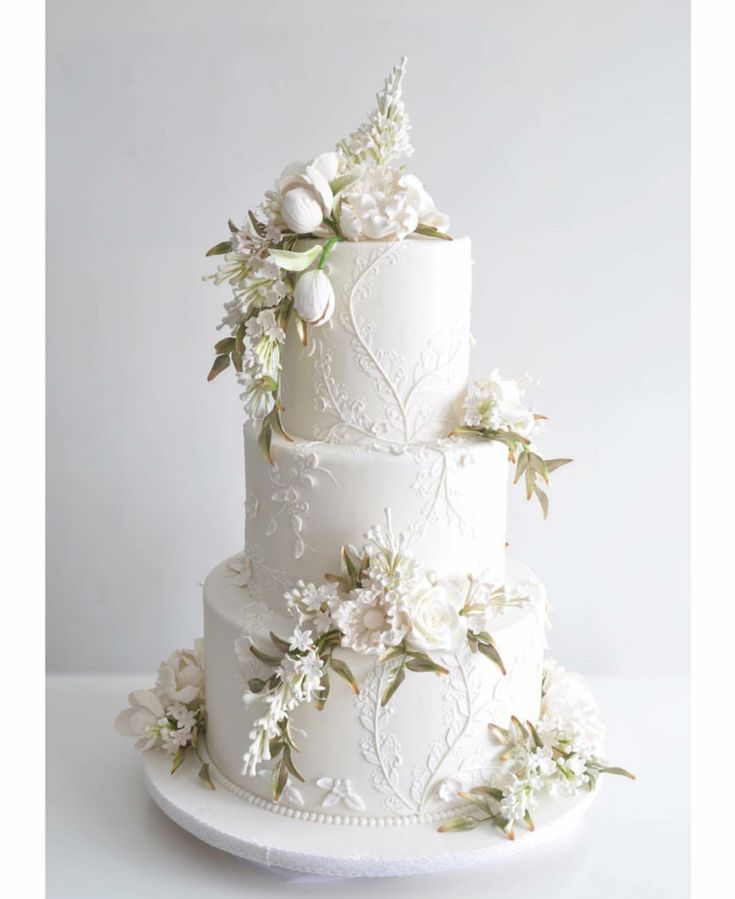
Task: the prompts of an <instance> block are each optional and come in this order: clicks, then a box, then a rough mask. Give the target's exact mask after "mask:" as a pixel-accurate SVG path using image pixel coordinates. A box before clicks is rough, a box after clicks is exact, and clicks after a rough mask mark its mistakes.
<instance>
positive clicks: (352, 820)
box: [199, 738, 473, 827]
mask: <svg viewBox="0 0 735 899" xmlns="http://www.w3.org/2000/svg"><path fill="white" fill-rule="evenodd" d="M199 751H200V753H201V755H202V757H203V758H204V760H205V761H206V762H207V764H208V765H209V773H210V774H211V776H212V780H214V781H215V782H216V783H218V784H219V785H220V786H222V787H224V788H225V789H226V790H229V792H230V793H233V794H234V795H235V796H237V797H238V798H239V799H244V800H245V801H246V802H249V803H250V804H251V805H255V806H257V807H258V808H264V809H267V810H268V811H269V812H275V813H276V814H277V815H285V816H286V817H287V818H294V819H296V820H299V821H313V822H314V823H315V824H341V825H345V824H346V825H353V826H358V827H401V826H406V825H411V824H433V823H436V822H439V821H444V820H446V819H447V818H453V817H454V816H455V815H461V814H463V813H465V812H468V811H471V810H472V808H473V806H472V805H471V804H466V805H461V806H454V807H453V808H451V809H447V810H446V811H441V812H432V813H431V814H427V815H401V816H395V817H391V816H390V815H386V816H378V815H375V816H373V815H370V816H368V815H326V814H324V813H323V812H307V811H300V810H299V809H296V808H291V807H290V806H287V805H280V804H279V803H277V802H273V801H272V800H270V799H263V797H262V796H256V795H255V793H251V792H249V791H248V790H245V789H243V787H241V786H238V784H236V783H233V782H232V781H231V780H230V779H229V778H228V777H227V776H226V775H225V774H223V773H222V772H221V771H220V770H219V768H218V767H217V766H216V765H215V763H214V762H213V761H212V756H211V755H210V754H209V752H208V750H207V745H206V741H205V740H204V738H202V739H201V740H200V742H199Z"/></svg>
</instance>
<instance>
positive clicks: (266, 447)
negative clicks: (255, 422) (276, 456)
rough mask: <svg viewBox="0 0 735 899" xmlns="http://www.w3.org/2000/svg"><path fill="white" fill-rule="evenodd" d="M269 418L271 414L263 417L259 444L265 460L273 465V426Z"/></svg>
mask: <svg viewBox="0 0 735 899" xmlns="http://www.w3.org/2000/svg"><path fill="white" fill-rule="evenodd" d="M269 419H270V416H268V417H267V418H265V419H263V425H262V427H261V429H260V434H259V435H258V446H259V447H260V452H261V454H262V456H263V458H264V459H265V461H266V462H267V463H268V464H269V465H273V455H272V453H271V444H272V442H273V428H272V427H271V423H270V421H269Z"/></svg>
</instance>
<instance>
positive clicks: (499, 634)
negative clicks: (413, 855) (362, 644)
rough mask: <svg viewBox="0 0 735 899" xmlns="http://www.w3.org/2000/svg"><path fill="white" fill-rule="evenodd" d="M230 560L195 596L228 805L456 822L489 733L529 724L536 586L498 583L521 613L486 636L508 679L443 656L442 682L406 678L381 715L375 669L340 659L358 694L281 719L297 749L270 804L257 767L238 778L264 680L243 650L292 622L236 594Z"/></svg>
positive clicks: (537, 690) (217, 761)
mask: <svg viewBox="0 0 735 899" xmlns="http://www.w3.org/2000/svg"><path fill="white" fill-rule="evenodd" d="M237 561H238V560H237V557H235V558H233V559H230V560H228V561H226V562H223V563H222V564H220V565H219V566H217V568H215V569H214V571H213V572H212V573H211V574H210V575H209V577H208V578H207V580H206V582H205V585H204V639H205V656H206V661H207V664H206V696H207V749H208V753H209V756H210V758H211V762H212V764H213V769H212V774H213V777H214V778H215V780H217V781H219V783H220V784H221V785H224V786H226V787H229V788H230V789H231V790H232V791H233V792H235V793H236V794H237V795H240V796H242V797H243V798H244V799H247V800H249V801H250V802H253V803H255V804H256V805H259V806H262V807H265V808H270V809H272V810H273V811H275V812H279V813H280V814H285V815H287V816H289V817H292V818H303V819H305V820H310V821H319V822H322V823H333V824H368V825H375V824H413V823H421V822H425V821H435V820H440V819H442V818H444V817H448V816H450V815H453V814H456V812H457V809H458V807H461V806H462V804H463V803H462V800H458V799H456V793H457V790H458V789H466V788H467V787H469V786H472V785H474V784H476V783H480V782H482V781H483V780H485V779H486V778H487V775H488V773H489V772H490V771H491V770H492V769H493V768H494V767H496V765H497V755H498V753H499V752H500V747H499V745H498V744H497V743H496V742H495V740H494V738H493V737H492V734H491V732H490V730H489V728H488V725H489V724H490V723H493V724H498V725H501V726H506V725H507V724H508V721H509V719H510V717H511V715H516V716H517V717H519V718H520V719H521V720H526V719H529V720H536V719H537V718H538V715H539V708H540V703H541V678H542V664H543V652H544V646H545V622H546V597H545V592H544V589H543V585H542V584H541V583H540V581H538V579H537V578H535V577H534V575H533V574H532V573H531V572H530V571H529V569H527V568H526V567H525V566H523V565H521V564H520V563H518V562H514V561H512V560H509V561H508V564H507V567H506V584H507V586H508V587H510V588H513V589H515V590H517V591H519V592H522V593H523V594H525V595H526V596H527V600H526V601H525V602H524V603H523V605H522V606H520V607H516V608H511V609H507V610H505V611H504V612H503V614H502V615H499V616H498V617H497V619H496V624H495V627H494V628H493V630H492V636H493V638H494V640H495V644H496V646H497V648H498V651H499V653H500V656H501V658H502V659H503V661H504V663H505V667H506V670H507V674H505V675H503V674H502V673H501V672H500V670H499V669H498V667H496V665H495V664H493V663H492V662H491V661H490V660H489V659H488V658H486V657H485V656H483V655H481V654H479V653H477V654H472V653H471V652H470V650H469V648H468V647H467V646H466V645H463V646H462V648H461V649H460V650H458V651H457V652H456V653H454V654H451V655H445V656H442V657H441V659H440V661H441V663H442V664H443V665H444V666H445V667H446V668H447V669H448V670H449V673H448V674H446V675H437V674H433V673H425V672H421V673H411V672H409V674H408V676H407V677H406V680H405V682H404V683H403V684H402V686H401V688H400V690H399V691H398V692H396V694H395V695H394V696H393V697H392V698H391V699H390V701H389V702H388V703H387V704H386V705H385V706H382V705H381V703H380V697H381V695H382V694H383V682H384V679H385V676H386V671H387V669H386V665H381V664H380V663H379V662H377V661H376V659H375V656H365V655H358V654H356V653H353V652H351V651H349V650H339V654H340V656H341V657H342V658H343V659H344V660H345V661H346V662H347V664H348V665H349V666H350V668H351V669H352V671H353V673H354V675H355V677H356V679H357V682H358V685H359V689H360V692H359V695H357V696H355V695H353V693H352V692H351V690H350V688H349V687H348V685H347V684H346V683H344V682H341V681H340V682H338V683H335V684H334V685H333V687H332V689H331V692H330V695H329V699H328V702H327V703H326V706H325V708H324V709H323V710H322V711H317V710H316V709H315V708H314V707H313V706H310V705H303V706H300V707H299V708H298V709H297V710H296V711H295V712H294V713H293V715H292V722H293V725H294V727H295V729H296V733H297V736H298V741H299V750H300V751H299V753H298V756H297V763H298V767H299V769H300V771H301V773H302V774H303V776H304V782H303V783H301V782H299V781H297V780H295V779H293V778H290V779H289V783H288V785H287V786H286V789H285V790H284V792H283V794H282V796H281V799H280V800H279V802H278V803H275V802H273V801H272V798H271V797H272V789H271V781H272V775H271V772H270V771H269V770H267V765H268V763H266V766H264V767H263V769H262V770H260V771H259V772H258V774H257V775H256V776H254V777H253V776H248V775H246V774H243V773H242V767H243V755H244V753H245V751H246V749H247V747H248V745H249V742H250V738H249V733H250V731H251V728H252V724H253V721H254V720H255V718H257V717H258V715H259V714H260V711H259V710H258V709H257V708H255V707H253V706H252V705H245V704H244V703H243V698H242V697H243V693H244V692H245V691H246V689H247V681H248V680H249V679H250V678H254V677H268V675H269V674H270V669H267V668H266V667H265V666H264V665H263V664H262V663H261V662H259V661H258V660H257V659H255V658H254V656H253V655H252V654H251V653H250V651H249V646H250V640H251V638H252V639H253V640H254V641H255V642H256V643H257V642H260V641H262V645H267V643H268V634H269V632H271V631H273V632H274V633H276V634H281V635H283V636H286V635H288V634H289V633H290V631H291V629H292V627H293V621H292V619H289V618H288V617H286V616H283V615H281V614H278V613H274V612H273V611H272V610H271V609H269V608H268V606H266V605H265V603H263V602H262V601H260V600H259V599H258V598H257V597H255V596H253V595H252V594H251V592H250V590H249V589H248V587H247V586H245V585H244V584H243V581H242V577H241V575H240V574H239V565H238V564H237Z"/></svg>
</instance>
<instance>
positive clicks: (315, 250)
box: [269, 244, 322, 272]
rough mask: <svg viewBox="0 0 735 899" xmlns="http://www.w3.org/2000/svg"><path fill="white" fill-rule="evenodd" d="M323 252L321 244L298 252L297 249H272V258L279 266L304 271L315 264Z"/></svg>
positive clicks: (288, 269) (292, 270)
mask: <svg viewBox="0 0 735 899" xmlns="http://www.w3.org/2000/svg"><path fill="white" fill-rule="evenodd" d="M321 254H322V247H321V245H320V244H315V245H314V246H313V247H311V248H310V249H308V250H304V251H302V252H297V251H296V250H271V251H270V253H269V256H270V258H271V259H272V260H273V261H274V262H275V263H276V265H277V266H278V267H279V268H283V269H286V271H289V272H303V271H304V270H305V269H307V268H309V266H310V265H313V264H314V263H315V262H316V261H317V259H318V258H319V257H320V256H321Z"/></svg>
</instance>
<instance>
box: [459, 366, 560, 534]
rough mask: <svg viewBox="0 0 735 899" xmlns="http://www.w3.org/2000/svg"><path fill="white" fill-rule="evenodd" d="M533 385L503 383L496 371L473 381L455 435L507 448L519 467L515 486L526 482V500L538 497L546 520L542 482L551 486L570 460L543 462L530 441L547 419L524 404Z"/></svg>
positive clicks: (546, 500)
mask: <svg viewBox="0 0 735 899" xmlns="http://www.w3.org/2000/svg"><path fill="white" fill-rule="evenodd" d="M531 383H533V382H532V379H531V378H530V377H529V375H527V374H526V375H523V376H522V377H520V378H518V379H517V380H504V379H503V378H502V377H501V375H500V372H499V371H498V370H497V369H495V370H494V371H493V372H492V373H491V374H490V376H489V377H487V378H481V379H479V380H477V381H474V382H473V383H472V384H471V385H470V388H469V390H468V391H467V396H466V397H465V401H464V414H463V418H464V422H463V424H462V425H461V426H460V427H458V428H455V430H454V431H453V432H452V434H465V435H468V436H476V437H482V438H483V439H484V440H495V441H498V442H500V443H504V444H505V445H506V446H507V447H508V458H509V459H510V461H511V462H513V463H514V464H515V466H516V471H515V477H514V479H513V483H514V484H517V483H518V481H520V479H521V478H523V479H524V481H525V487H526V499H531V498H532V497H534V496H535V497H536V498H537V499H538V501H539V503H540V504H541V508H542V510H543V513H544V518H546V516H547V515H548V514H549V497H548V495H547V494H546V492H545V491H544V490H543V489H542V488H541V486H540V484H539V481H542V482H543V483H544V484H548V483H549V475H550V474H551V472H552V471H556V469H557V468H561V467H562V465H568V464H569V463H570V462H571V461H572V460H571V459H544V458H543V457H542V456H541V455H540V454H539V452H538V451H537V448H536V447H535V446H534V444H533V443H532V442H531V437H532V436H534V435H535V434H536V433H538V431H539V425H540V424H541V423H542V422H544V421H546V420H547V419H546V416H545V415H541V414H540V413H539V412H536V411H535V409H533V408H532V407H530V406H528V405H527V404H526V402H525V401H524V396H525V391H526V387H527V386H528V385H529V384H531Z"/></svg>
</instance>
